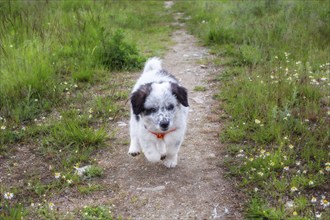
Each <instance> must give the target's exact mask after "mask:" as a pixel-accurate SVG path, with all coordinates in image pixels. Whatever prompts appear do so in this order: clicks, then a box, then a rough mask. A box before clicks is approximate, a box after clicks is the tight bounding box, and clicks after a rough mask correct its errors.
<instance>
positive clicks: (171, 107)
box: [166, 104, 174, 111]
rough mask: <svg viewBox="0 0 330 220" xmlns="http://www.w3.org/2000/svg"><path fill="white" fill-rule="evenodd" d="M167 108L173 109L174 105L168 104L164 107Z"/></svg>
mask: <svg viewBox="0 0 330 220" xmlns="http://www.w3.org/2000/svg"><path fill="white" fill-rule="evenodd" d="M166 109H167V110H169V111H170V110H173V109H174V105H172V104H170V105H169V106H167V107H166Z"/></svg>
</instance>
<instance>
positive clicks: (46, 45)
mask: <svg viewBox="0 0 330 220" xmlns="http://www.w3.org/2000/svg"><path fill="white" fill-rule="evenodd" d="M148 7H149V8H150V7H153V8H154V9H160V8H161V7H163V6H162V3H161V2H159V3H158V2H150V3H149V4H148ZM0 12H1V13H0V20H1V22H0V31H1V35H0V40H1V45H0V57H1V59H0V81H1V84H0V115H1V116H2V117H4V118H6V119H8V120H14V121H15V122H16V123H21V122H23V121H26V120H31V119H33V118H34V117H35V116H36V115H38V114H40V113H42V112H45V111H50V110H51V109H52V107H54V106H57V105H59V104H60V103H61V101H62V99H61V95H62V92H63V89H64V88H63V87H61V86H60V83H61V82H62V81H65V80H66V81H68V80H70V79H73V80H74V81H77V82H93V81H95V80H96V79H97V78H98V77H99V76H98V74H97V72H98V71H99V70H102V69H104V68H105V69H110V70H119V71H123V70H130V69H139V68H141V65H142V62H143V61H144V60H145V58H144V57H145V56H144V55H143V53H145V54H146V55H148V56H149V55H151V54H155V55H157V54H158V53H159V51H160V46H158V48H156V47H155V45H156V44H155V43H156V42H158V41H159V38H160V37H161V36H160V35H161V34H163V36H162V37H161V39H166V35H168V32H169V30H170V28H169V27H168V26H164V27H163V28H162V29H161V30H158V29H157V30H156V29H155V27H154V26H155V25H154V24H157V22H158V21H157V20H158V19H156V18H159V17H162V21H161V22H167V21H170V19H169V17H168V16H165V14H164V13H161V14H158V13H156V12H155V11H154V10H152V11H150V10H148V9H147V7H145V6H143V5H141V4H139V3H138V2H129V1H117V2H116V1H115V2H108V1H100V2H98V3H93V2H92V1H56V2H53V1H51V2H42V3H37V2H27V1H14V2H12V1H2V2H1V3H0ZM142 27H143V28H142ZM146 34H147V35H148V42H146V41H145V40H142V39H141V38H143V37H142V36H144V35H146ZM167 38H168V37H167ZM148 43H149V44H152V45H153V46H154V47H150V46H149V45H148ZM163 47H164V46H163ZM101 64H104V65H101ZM13 73H15V74H13ZM35 100H38V101H35Z"/></svg>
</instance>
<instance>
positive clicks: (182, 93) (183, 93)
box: [171, 83, 189, 107]
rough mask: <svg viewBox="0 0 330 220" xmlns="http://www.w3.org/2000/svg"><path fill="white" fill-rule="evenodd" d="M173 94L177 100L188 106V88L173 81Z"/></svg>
mask: <svg viewBox="0 0 330 220" xmlns="http://www.w3.org/2000/svg"><path fill="white" fill-rule="evenodd" d="M171 89H172V94H173V95H175V97H176V98H177V100H178V101H179V102H180V103H181V104H182V105H183V106H185V107H188V106H189V104H188V93H187V89H186V88H184V87H182V86H179V85H178V84H176V83H171Z"/></svg>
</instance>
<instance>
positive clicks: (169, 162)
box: [163, 141, 182, 168]
mask: <svg viewBox="0 0 330 220" xmlns="http://www.w3.org/2000/svg"><path fill="white" fill-rule="evenodd" d="M181 143H182V141H177V142H171V143H168V144H167V145H166V158H165V160H164V162H163V163H164V165H165V166H166V167H168V168H174V167H175V166H176V165H177V163H178V152H179V150H180V146H181Z"/></svg>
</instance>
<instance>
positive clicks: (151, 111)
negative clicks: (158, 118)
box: [145, 108, 157, 115]
mask: <svg viewBox="0 0 330 220" xmlns="http://www.w3.org/2000/svg"><path fill="white" fill-rule="evenodd" d="M155 112H157V109H156V108H147V109H146V110H145V114H146V115H150V114H151V113H155Z"/></svg>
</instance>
